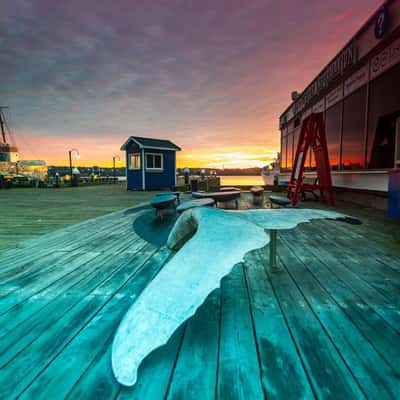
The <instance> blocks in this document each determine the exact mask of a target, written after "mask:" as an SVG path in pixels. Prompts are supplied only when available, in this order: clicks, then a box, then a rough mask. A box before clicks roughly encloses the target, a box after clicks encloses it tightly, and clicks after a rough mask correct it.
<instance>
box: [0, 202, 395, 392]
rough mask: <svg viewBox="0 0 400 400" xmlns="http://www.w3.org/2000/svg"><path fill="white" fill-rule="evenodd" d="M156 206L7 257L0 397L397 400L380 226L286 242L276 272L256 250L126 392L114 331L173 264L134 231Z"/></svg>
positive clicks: (390, 261) (2, 271)
mask: <svg viewBox="0 0 400 400" xmlns="http://www.w3.org/2000/svg"><path fill="white" fill-rule="evenodd" d="M146 209H147V208H146V207H143V206H139V207H136V208H133V209H131V210H129V211H126V210H125V211H118V212H114V213H112V214H108V215H105V216H102V217H98V218H95V219H93V220H90V221H85V222H81V223H79V224H76V225H71V226H69V227H67V228H64V229H61V230H58V231H55V232H53V233H49V234H46V235H43V236H41V237H36V238H33V239H30V240H29V241H27V242H25V243H22V244H20V245H18V248H16V249H13V250H8V251H4V252H0V280H1V283H0V397H1V398H13V397H15V396H18V395H21V397H22V398H26V399H28V398H29V399H31V398H35V399H36V398H37V399H40V398H54V399H58V398H65V397H67V398H70V399H75V398H82V399H93V398H102V399H119V400H122V399H138V400H139V399H140V400H146V399H151V400H157V399H169V400H172V399H183V398H184V399H190V398H193V399H195V398H202V399H213V398H218V399H224V400H225V399H228V400H229V399H240V398H243V399H250V398H251V399H252V400H253V399H254V400H257V399H263V398H264V397H265V396H266V397H267V398H268V399H285V400H286V399H291V398H293V399H297V398H304V399H309V398H310V399H311V398H324V399H325V398H334V399H337V398H364V397H369V398H377V397H379V398H382V399H383V398H399V397H400V393H399V385H398V384H397V383H398V379H399V378H398V377H399V374H400V368H399V365H400V350H399V349H400V335H399V334H400V312H399V308H400V307H399V305H400V304H399V298H400V296H399V294H400V293H399V292H400V276H399V275H400V272H399V271H400V262H399V260H398V259H397V257H396V255H395V251H396V249H395V246H393V245H390V246H385V240H390V234H389V233H387V232H386V231H384V223H383V222H380V221H375V222H374V221H370V220H367V221H366V223H365V224H364V225H354V226H352V225H345V224H341V223H335V222H333V221H314V222H312V223H310V224H304V225H301V226H299V227H298V228H296V229H294V230H290V231H284V232H283V231H282V232H281V233H280V240H279V244H278V255H279V257H280V258H279V260H280V262H279V268H278V270H276V271H271V270H270V268H268V267H266V263H267V259H268V258H267V256H268V250H267V249H262V250H259V251H256V252H254V253H250V254H249V255H248V257H247V258H246V263H245V265H242V264H241V265H237V266H236V267H235V268H234V270H233V272H232V273H231V274H230V275H229V276H228V277H226V278H225V279H224V280H223V282H222V287H221V290H219V291H215V292H214V293H212V294H211V295H210V296H209V298H208V299H207V301H206V302H205V303H204V304H203V305H202V306H201V307H200V309H199V310H198V312H197V313H196V314H195V315H194V316H193V317H192V318H191V319H190V320H188V321H187V322H186V323H185V324H183V326H181V327H180V328H179V329H178V330H177V332H176V333H175V334H174V335H173V337H172V338H171V339H170V341H169V342H168V343H167V345H165V346H163V347H161V348H159V349H157V350H156V351H154V352H153V353H152V354H150V355H149V356H148V357H147V358H146V359H145V360H144V362H143V363H142V365H141V367H140V369H139V376H138V382H137V384H136V385H135V386H134V387H133V388H123V387H121V386H120V385H118V383H117V382H116V380H115V379H114V376H113V373H112V370H111V361H110V351H111V344H112V338H113V335H114V332H115V329H116V328H117V326H118V324H119V322H120V320H121V318H122V316H123V315H124V312H125V310H127V309H128V307H129V305H130V304H131V303H132V301H133V300H134V298H135V297H136V296H137V295H138V294H139V293H140V292H141V290H143V288H144V287H145V286H146V285H147V284H148V282H149V281H150V280H151V279H152V277H153V276H154V275H155V274H156V273H157V272H158V271H159V269H160V268H162V266H163V264H164V263H165V261H166V259H167V258H168V257H169V256H170V255H171V253H170V252H169V251H167V250H166V249H161V250H160V249H159V248H157V247H155V246H153V245H151V244H148V243H147V242H145V241H144V240H143V239H141V238H140V237H139V236H138V235H137V233H136V232H135V231H134V229H133V226H134V225H133V221H134V219H135V218H136V217H137V216H138V215H140V214H141V213H142V211H146ZM365 218H367V216H365ZM363 222H364V221H363ZM371 229H373V230H374V232H371ZM371 241H372V242H371ZM388 249H389V250H390V251H388Z"/></svg>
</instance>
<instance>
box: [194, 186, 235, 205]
mask: <svg viewBox="0 0 400 400" xmlns="http://www.w3.org/2000/svg"><path fill="white" fill-rule="evenodd" d="M192 197H193V198H195V199H206V198H211V199H213V200H214V201H215V202H216V203H217V204H218V203H223V204H224V205H225V204H226V203H228V202H232V201H234V202H235V207H236V209H238V208H239V203H238V200H237V199H238V198H239V197H240V192H239V191H237V190H234V191H231V192H204V193H200V192H192Z"/></svg>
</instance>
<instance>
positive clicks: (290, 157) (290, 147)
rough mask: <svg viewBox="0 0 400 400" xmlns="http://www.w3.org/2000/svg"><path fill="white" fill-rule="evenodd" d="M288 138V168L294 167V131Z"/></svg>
mask: <svg viewBox="0 0 400 400" xmlns="http://www.w3.org/2000/svg"><path fill="white" fill-rule="evenodd" d="M286 140H287V156H286V168H287V169H292V167H293V132H292V133H289V135H288V136H287V138H286Z"/></svg>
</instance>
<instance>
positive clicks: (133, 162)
mask: <svg viewBox="0 0 400 400" xmlns="http://www.w3.org/2000/svg"><path fill="white" fill-rule="evenodd" d="M129 169H140V153H132V154H130V155H129Z"/></svg>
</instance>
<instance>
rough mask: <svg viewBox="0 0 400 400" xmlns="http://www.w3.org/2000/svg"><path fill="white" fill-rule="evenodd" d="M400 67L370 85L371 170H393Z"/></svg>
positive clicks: (368, 152) (369, 132) (399, 98)
mask: <svg viewBox="0 0 400 400" xmlns="http://www.w3.org/2000/svg"><path fill="white" fill-rule="evenodd" d="M399 87H400V65H397V66H396V67H394V68H392V69H390V70H389V71H388V72H385V73H384V74H383V75H381V76H380V77H378V78H376V79H374V80H373V81H372V82H371V84H370V100H369V121H368V147H367V160H368V164H367V166H368V168H371V169H374V168H393V167H394V163H395V161H394V159H395V141H396V120H397V118H398V117H399V116H400V96H399V91H398V88H399Z"/></svg>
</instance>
